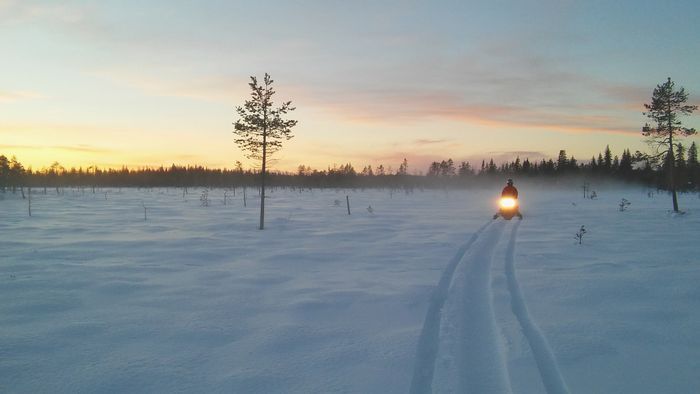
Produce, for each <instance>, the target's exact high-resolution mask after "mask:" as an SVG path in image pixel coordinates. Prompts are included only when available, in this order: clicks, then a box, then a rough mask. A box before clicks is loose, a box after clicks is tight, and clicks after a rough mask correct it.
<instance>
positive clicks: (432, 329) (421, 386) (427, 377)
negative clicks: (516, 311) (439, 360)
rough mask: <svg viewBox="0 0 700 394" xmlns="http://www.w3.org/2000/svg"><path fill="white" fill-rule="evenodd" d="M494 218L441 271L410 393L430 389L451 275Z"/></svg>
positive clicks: (422, 334) (424, 326)
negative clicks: (442, 313)
mask: <svg viewBox="0 0 700 394" xmlns="http://www.w3.org/2000/svg"><path fill="white" fill-rule="evenodd" d="M492 223H493V222H492V221H489V222H487V223H486V224H484V225H483V226H481V228H480V229H479V230H477V231H476V232H475V233H474V234H473V235H472V236H471V238H470V239H469V241H467V242H465V243H464V244H463V245H462V246H461V247H460V248H459V249H458V250H457V253H456V254H455V255H454V257H452V259H451V260H450V262H449V263H448V264H447V267H445V270H444V271H443V272H442V276H441V277H440V281H439V282H438V285H437V287H436V288H435V290H434V291H433V294H432V296H431V298H430V305H429V306H428V312H427V314H426V316H425V322H424V323H423V330H422V331H421V335H420V338H419V339H418V349H417V352H416V353H417V355H416V365H415V367H414V370H413V378H412V379H411V389H410V392H411V393H416V394H417V393H429V392H431V385H432V382H433V373H434V371H435V358H436V356H437V352H438V341H439V334H440V320H441V317H440V316H441V312H442V307H443V305H444V304H445V300H446V299H447V292H448V290H449V288H450V284H451V283H452V276H453V275H454V272H455V269H456V268H457V265H459V262H460V261H461V260H462V257H464V254H465V253H466V252H467V250H469V248H471V246H472V245H473V244H474V242H476V240H477V239H478V238H479V235H481V233H482V232H484V230H486V228H487V227H488V226H489V225H490V224H492Z"/></svg>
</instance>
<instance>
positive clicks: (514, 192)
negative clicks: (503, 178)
mask: <svg viewBox="0 0 700 394" xmlns="http://www.w3.org/2000/svg"><path fill="white" fill-rule="evenodd" d="M501 197H511V198H513V199H515V200H517V199H518V189H516V188H515V186H513V180H512V179H508V182H507V185H506V187H504V188H503V191H502V192H501Z"/></svg>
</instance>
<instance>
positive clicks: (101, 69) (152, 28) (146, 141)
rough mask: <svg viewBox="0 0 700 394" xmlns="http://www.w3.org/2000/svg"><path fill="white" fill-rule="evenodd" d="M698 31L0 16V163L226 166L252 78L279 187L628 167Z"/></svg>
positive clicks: (652, 15)
mask: <svg viewBox="0 0 700 394" xmlns="http://www.w3.org/2000/svg"><path fill="white" fill-rule="evenodd" d="M698 15H700V3H698V2H694V1H673V2H670V3H669V4H663V3H660V2H652V1H616V2H611V1H566V0H561V1H555V0H542V1H478V2H474V1H441V2H417V1H357V2H346V1H285V2H275V1H265V2H232V1H199V2H194V1H149V2H140V1H138V2H137V1H63V2H56V1H11V0H10V1H7V0H0V49H2V59H3V60H2V68H1V70H2V72H0V152H1V153H4V154H6V155H8V154H16V155H17V156H18V158H19V159H20V160H22V161H25V162H28V163H30V164H32V165H34V166H35V167H41V166H43V165H47V164H49V163H51V162H52V161H53V160H59V161H61V162H62V163H64V164H65V165H68V166H70V165H87V163H94V164H99V165H103V166H104V165H111V166H118V165H121V164H128V165H132V166H134V165H160V164H164V165H169V164H170V163H173V162H175V163H182V164H186V163H191V164H194V163H201V164H206V165H211V166H227V167H231V166H232V165H233V162H235V160H242V161H245V160H243V155H242V153H241V152H240V151H238V149H237V148H236V146H235V145H234V143H233V136H232V134H231V130H232V126H231V123H232V122H233V121H234V120H235V117H234V111H233V107H234V106H235V105H240V104H242V103H243V101H244V100H245V99H246V98H247V95H248V92H247V90H246V89H247V80H248V77H249V76H250V75H258V76H262V75H263V73H265V72H269V73H270V74H271V75H272V76H273V78H274V79H275V80H276V85H277V91H278V97H279V99H280V100H286V99H291V100H293V102H294V103H295V104H296V105H297V107H298V110H297V112H296V113H295V114H294V115H295V118H297V119H298V120H299V126H298V127H297V128H296V130H295V134H296V137H295V139H293V140H292V141H290V142H289V143H288V144H287V145H286V147H285V149H283V150H282V151H281V152H280V153H279V155H278V159H279V161H278V162H277V166H278V168H280V169H293V168H295V167H296V166H297V165H299V164H307V165H312V166H314V167H318V168H323V167H325V166H326V165H329V164H331V165H332V164H333V163H338V164H340V163H345V162H352V163H353V164H355V165H356V167H361V166H363V165H365V164H373V165H378V164H384V165H385V166H387V165H393V166H394V167H397V166H398V164H399V163H400V161H401V158H403V157H407V158H409V163H414V164H415V166H414V169H417V170H424V168H423V167H424V166H426V163H427V162H429V161H432V160H442V159H445V158H447V157H451V158H453V159H455V160H458V161H459V160H473V161H477V160H480V158H482V157H489V156H494V157H509V156H511V155H512V154H513V153H511V152H522V153H520V154H521V155H525V156H531V157H532V158H539V157H541V156H556V154H557V153H558V149H566V150H567V151H568V152H569V153H570V154H574V155H576V156H577V157H578V158H579V159H588V158H590V156H591V155H593V154H597V153H598V152H599V151H601V150H602V149H604V147H605V145H606V144H610V145H611V148H612V149H613V151H614V152H615V153H619V152H620V151H621V150H622V149H624V148H628V147H629V148H631V149H632V150H635V149H644V145H643V143H642V138H641V136H640V134H639V129H640V128H641V126H642V125H643V124H644V122H645V119H644V117H643V116H642V114H641V111H642V109H643V107H642V104H643V103H644V102H647V101H649V97H650V95H651V92H652V90H653V88H654V86H655V85H656V84H658V83H661V82H663V81H664V80H665V79H666V77H668V76H670V77H672V78H673V79H674V81H676V82H677V84H678V85H681V86H684V87H685V88H686V89H687V90H688V91H689V92H691V94H692V96H691V99H692V100H693V102H694V103H696V104H697V103H698V101H699V100H698V97H700V96H699V94H700V75H699V74H698V69H699V68H700V67H699V66H700V58H699V57H700V44H699V43H698V39H697V38H698V37H700V34H699V33H700V32H699V31H698V30H699V28H698V23H697V20H696V19H697V16H698ZM697 119H698V117H697V115H696V116H693V117H690V118H687V119H686V122H687V124H688V125H689V126H693V127H696V128H700V122H699V121H698V120H697ZM696 140H697V138H696ZM515 154H518V153H515Z"/></svg>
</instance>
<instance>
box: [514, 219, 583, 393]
mask: <svg viewBox="0 0 700 394" xmlns="http://www.w3.org/2000/svg"><path fill="white" fill-rule="evenodd" d="M518 227H520V222H517V223H516V224H515V226H513V230H512V231H511V235H510V241H509V242H508V249H507V251H506V264H505V271H506V278H507V281H508V291H509V292H510V302H511V308H512V310H513V313H514V314H515V317H516V318H517V319H518V322H519V323H520V327H521V328H522V330H523V334H525V338H527V341H528V343H529V344H530V349H532V354H533V356H534V358H535V362H536V363H537V368H538V370H539V372H540V377H541V378H542V383H543V384H544V387H545V388H546V389H547V393H549V394H555V393H556V394H559V393H568V392H569V388H568V387H567V385H566V382H565V381H564V378H563V377H562V375H561V372H560V371H559V365H558V364H557V360H556V358H555V357H554V353H552V349H551V348H550V347H549V344H548V343H547V339H546V338H545V336H544V335H543V334H542V331H540V329H539V328H538V327H537V325H536V324H535V322H534V321H533V320H532V318H531V317H530V312H529V311H528V309H527V305H525V299H524V298H523V294H522V292H521V291H520V284H519V283H518V278H517V277H516V276H515V240H516V238H517V235H518Z"/></svg>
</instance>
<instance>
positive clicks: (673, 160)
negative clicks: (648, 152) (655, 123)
mask: <svg viewBox="0 0 700 394" xmlns="http://www.w3.org/2000/svg"><path fill="white" fill-rule="evenodd" d="M669 111H670V109H669ZM668 154H669V160H668V180H669V182H670V184H671V185H670V186H671V198H672V199H673V212H678V196H677V194H676V177H675V176H674V172H675V167H676V158H675V156H674V154H673V123H672V122H671V117H670V116H669V120H668Z"/></svg>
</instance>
